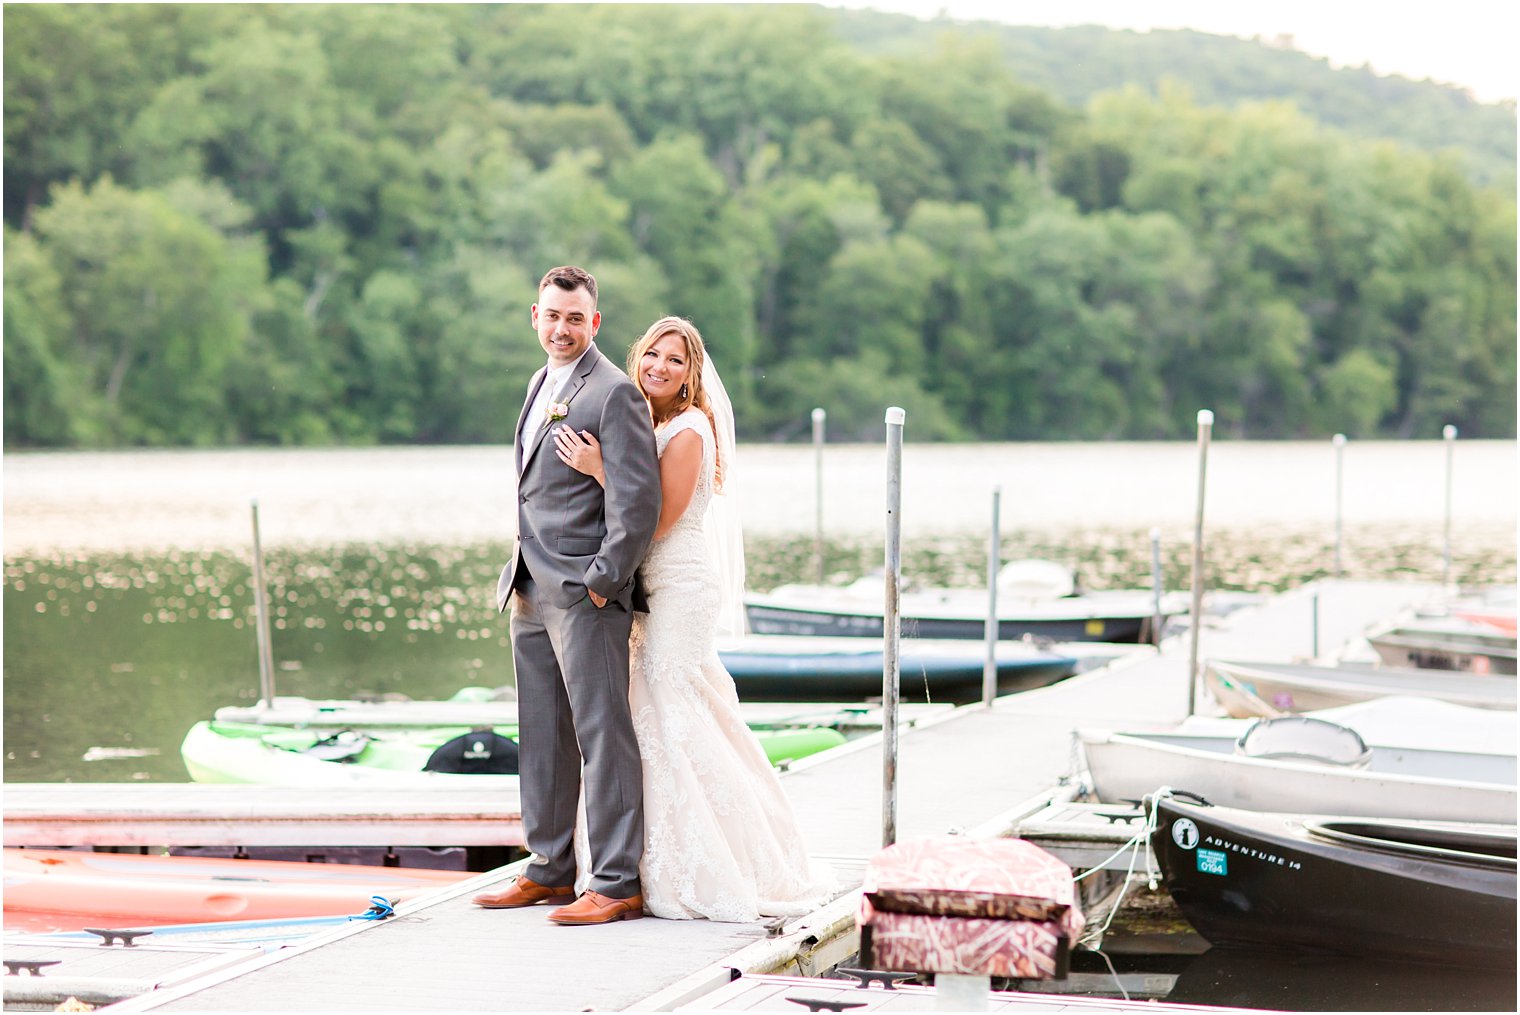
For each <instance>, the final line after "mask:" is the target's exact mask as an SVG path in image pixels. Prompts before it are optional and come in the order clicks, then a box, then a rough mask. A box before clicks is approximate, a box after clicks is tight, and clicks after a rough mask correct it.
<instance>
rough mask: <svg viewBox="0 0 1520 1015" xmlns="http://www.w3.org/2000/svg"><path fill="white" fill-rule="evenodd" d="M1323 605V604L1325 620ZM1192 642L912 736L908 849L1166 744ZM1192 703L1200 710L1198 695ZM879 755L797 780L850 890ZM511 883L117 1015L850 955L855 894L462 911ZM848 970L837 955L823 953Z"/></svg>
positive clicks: (1225, 637)
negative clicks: (559, 913)
mask: <svg viewBox="0 0 1520 1015" xmlns="http://www.w3.org/2000/svg"><path fill="white" fill-rule="evenodd" d="M1437 591H1438V590H1437V589H1436V588H1434V587H1433V586H1431V585H1418V584H1395V583H1387V582H1377V583H1372V582H1347V581H1324V582H1319V583H1316V584H1315V585H1314V586H1311V587H1307V588H1304V589H1299V590H1296V591H1294V592H1292V593H1288V594H1286V595H1282V596H1278V597H1275V598H1273V599H1270V600H1268V601H1266V602H1265V603H1263V604H1262V605H1261V606H1258V607H1254V608H1249V609H1244V610H1240V611H1238V612H1236V613H1233V614H1231V615H1229V616H1228V617H1224V618H1220V619H1218V620H1215V621H1212V622H1210V623H1209V624H1208V625H1207V626H1206V627H1205V629H1204V630H1203V631H1202V633H1201V635H1200V640H1201V645H1200V650H1199V656H1200V659H1203V658H1208V657H1209V656H1220V657H1228V658H1249V659H1261V660H1267V659H1273V660H1289V659H1293V658H1295V657H1306V656H1308V655H1310V654H1311V646H1312V643H1313V641H1312V640H1313V638H1314V630H1315V614H1316V611H1317V614H1318V624H1317V626H1318V638H1319V644H1320V646H1321V647H1322V648H1324V649H1327V650H1328V649H1330V648H1332V647H1338V646H1340V645H1341V644H1343V643H1345V642H1346V641H1348V640H1349V639H1352V638H1355V637H1357V636H1359V635H1360V634H1361V633H1362V632H1363V631H1364V630H1365V629H1366V628H1367V627H1368V626H1370V625H1371V624H1373V623H1375V622H1377V621H1380V620H1384V619H1387V618H1389V617H1391V616H1393V615H1395V614H1396V613H1398V612H1399V611H1401V610H1404V609H1406V608H1409V607H1411V606H1414V605H1417V604H1420V603H1423V602H1425V601H1428V600H1430V599H1433V598H1434V597H1435V595H1436V593H1437ZM1316 604H1317V607H1316ZM1188 637H1189V636H1188V635H1187V634H1183V635H1180V636H1178V637H1176V638H1173V639H1172V640H1170V641H1169V642H1168V643H1167V644H1166V645H1164V646H1163V647H1162V650H1161V651H1160V652H1157V651H1155V650H1153V649H1149V648H1139V649H1137V650H1136V652H1135V653H1134V654H1132V655H1129V656H1126V657H1124V658H1122V659H1120V660H1118V661H1116V662H1114V663H1112V664H1110V665H1108V666H1106V667H1104V668H1102V669H1100V670H1095V671H1092V672H1090V673H1086V674H1082V675H1080V676H1077V677H1073V678H1071V679H1068V680H1065V681H1063V682H1061V683H1059V684H1055V685H1053V686H1051V687H1048V688H1043V689H1040V690H1036V691H1028V692H1024V693H1022V694H1017V695H1012V696H1009V697H1006V698H1003V699H1000V700H999V701H998V702H997V703H996V704H995V705H994V706H993V707H992V708H990V709H988V708H983V707H981V706H967V707H965V708H962V709H957V710H955V711H954V712H953V713H950V714H948V715H946V716H945V717H944V718H938V719H935V720H932V721H929V722H924V723H920V724H919V725H918V726H917V727H915V728H914V729H912V730H911V731H908V732H905V733H904V734H903V735H902V736H901V738H900V755H899V763H898V776H899V783H898V791H897V792H898V811H897V837H898V838H899V839H907V838H912V837H917V836H923V835H937V834H943V833H945V832H948V831H950V830H952V829H961V830H966V831H970V832H973V833H977V834H996V833H997V832H998V831H1000V830H1002V829H1003V828H1006V827H1008V826H1010V825H1011V824H1012V823H1013V822H1014V821H1015V820H1016V819H1017V817H1018V816H1019V815H1020V814H1021V813H1022V812H1023V811H1027V810H1029V809H1030V807H1031V806H1032V804H1031V801H1036V800H1040V799H1043V798H1044V797H1045V796H1046V795H1047V794H1048V793H1049V791H1050V790H1051V789H1052V788H1053V787H1055V786H1057V785H1058V784H1059V783H1060V782H1061V781H1062V780H1063V779H1065V778H1066V777H1067V776H1068V775H1069V774H1071V772H1072V771H1073V764H1074V759H1073V746H1072V744H1073V740H1072V730H1073V729H1075V728H1078V727H1083V726H1115V725H1122V726H1126V727H1145V726H1151V727H1156V728H1163V727H1166V726H1170V725H1172V724H1175V723H1176V722H1179V721H1180V720H1182V719H1183V718H1184V717H1185V715H1186V711H1187V690H1186V683H1185V679H1184V674H1185V672H1186V668H1187V660H1188V651H1189V644H1188ZM1199 701H1200V703H1204V702H1206V701H1207V699H1206V698H1203V697H1201V696H1200V698H1199ZM882 770H883V765H882V758H881V751H880V744H879V736H878V737H868V738H865V739H863V740H860V741H856V742H854V743H852V744H850V745H847V746H845V747H843V748H839V749H836V750H835V751H831V752H828V753H827V754H825V755H821V756H818V757H815V758H810V759H805V760H804V761H803V762H800V763H798V764H797V765H796V766H794V767H793V769H792V770H791V771H789V772H788V773H786V775H785V777H784V778H785V785H786V787H787V789H788V792H789V793H790V795H791V797H792V800H793V802H794V804H795V806H796V808H797V812H798V816H799V819H800V821H801V823H802V826H803V828H804V830H805V832H806V834H807V836H808V840H809V843H810V845H811V847H812V848H813V849H814V851H815V852H816V853H817V854H819V855H820V856H822V857H825V858H829V859H831V862H833V863H834V864H835V867H836V870H837V871H838V872H839V874H840V875H841V880H842V881H843V882H844V883H845V885H846V886H850V885H853V886H854V887H858V884H859V878H860V870H861V865H862V863H863V860H864V858H866V857H868V856H869V855H870V854H872V853H874V852H875V851H876V849H877V848H879V846H880V843H881V839H882V827H883V818H882V781H883V780H882ZM509 870H510V868H508V869H503V870H499V871H494V872H491V873H489V874H484V875H481V876H480V877H479V878H473V879H471V880H470V881H468V882H464V883H462V884H460V885H458V886H453V887H451V888H449V889H446V890H444V891H443V892H441V893H440V894H437V895H433V896H429V897H426V898H424V899H419V900H417V901H416V902H413V903H410V904H407V905H403V906H402V907H400V908H398V912H397V916H396V917H394V918H392V919H390V920H387V921H384V922H382V923H373V924H362V925H361V924H356V925H354V927H352V928H343V929H342V930H340V931H337V932H335V933H333V934H330V935H325V936H323V937H322V938H320V939H317V940H312V941H308V942H306V943H304V944H302V945H298V946H296V947H293V948H290V949H286V950H284V951H281V952H277V953H273V954H271V955H269V956H267V957H265V958H262V959H260V960H257V961H256V962H254V963H252V964H251V965H249V966H246V967H243V968H242V969H241V970H239V971H233V972H231V973H223V974H219V975H217V976H213V977H208V978H207V979H205V980H202V981H199V982H196V983H192V984H188V985H185V986H181V987H175V988H168V989H165V990H161V991H158V992H156V993H155V994H153V995H150V996H147V997H142V998H137V999H133V1000H130V1001H126V1002H123V1003H122V1004H121V1005H119V1006H117V1007H116V1008H113V1010H120V1011H148V1010H153V1011H160V1010H161V1011H353V1012H376V1011H400V1010H413V1011H445V1010H450V1011H452V1010H465V1011H576V1010H669V1009H672V1008H674V1007H676V1006H677V1005H681V1004H685V1003H688V1002H690V1001H692V1000H694V999H695V998H696V997H698V996H700V995H701V994H702V993H704V992H706V991H708V990H711V989H714V988H715V987H717V986H719V985H721V984H723V983H726V982H728V980H729V979H730V978H731V976H732V973H731V971H732V970H735V969H737V970H739V971H741V972H762V973H764V972H792V973H796V972H801V973H802V974H803V975H806V974H808V973H811V972H813V971H815V970H814V968H813V967H815V966H816V968H817V969H819V970H821V969H822V968H823V967H824V966H826V965H829V964H832V963H833V962H838V961H840V960H842V959H843V958H845V957H847V956H848V954H849V953H850V952H852V951H853V950H854V942H853V930H854V924H853V915H854V905H855V901H854V898H853V891H846V892H845V893H844V894H843V896H842V897H840V898H839V899H837V900H836V901H835V902H833V903H832V904H830V905H829V906H826V907H824V909H822V910H820V911H818V912H816V913H814V914H811V915H810V916H809V917H807V918H804V919H802V920H799V921H794V922H792V923H790V924H787V925H785V926H783V927H779V928H776V930H775V931H772V930H770V929H768V928H767V927H766V926H765V925H764V924H717V923H707V922H691V923H686V922H676V921H665V920H653V919H645V920H639V921H635V922H632V923H622V924H614V925H611V926H605V927H588V928H567V927H559V926H556V925H553V924H550V923H549V922H548V921H546V920H545V919H544V913H543V911H542V910H541V909H537V908H530V909H524V910H483V909H479V908H477V907H475V906H473V905H471V903H470V901H469V898H470V895H472V894H473V893H474V892H476V891H479V890H480V889H481V888H482V887H484V886H486V885H490V884H495V883H497V882H500V881H501V880H503V879H504V878H505V876H506V874H507V873H508V871H509ZM831 947H832V948H833V949H835V951H838V950H839V949H843V953H842V954H834V953H832V952H830V951H829V949H830V948H831Z"/></svg>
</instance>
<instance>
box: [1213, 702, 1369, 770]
mask: <svg viewBox="0 0 1520 1015" xmlns="http://www.w3.org/2000/svg"><path fill="white" fill-rule="evenodd" d="M1235 753H1236V754H1239V755H1244V756H1245V757H1248V758H1262V759H1271V760H1279V761H1313V762H1317V763H1319V764H1324V765H1339V766H1343V767H1345V768H1365V767H1366V766H1367V763H1368V762H1369V761H1371V760H1372V748H1370V747H1368V746H1367V742H1366V741H1364V740H1363V739H1362V736H1361V734H1360V733H1358V732H1357V731H1356V730H1354V729H1351V728H1350V727H1347V726H1340V725H1337V724H1336V723H1333V722H1327V721H1326V720H1324V719H1313V718H1310V717H1308V716H1302V715H1285V716H1280V717H1278V718H1275V719H1262V720H1259V721H1258V722H1255V723H1252V724H1251V728H1250V729H1248V730H1246V731H1245V733H1244V734H1242V735H1241V737H1240V739H1239V740H1237V741H1235Z"/></svg>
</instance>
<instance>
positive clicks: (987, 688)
mask: <svg viewBox="0 0 1520 1015" xmlns="http://www.w3.org/2000/svg"><path fill="white" fill-rule="evenodd" d="M1002 499H1003V488H1002V487H1001V486H994V487H993V488H992V535H991V536H990V537H989V538H988V540H987V628H986V636H987V660H986V662H984V663H983V664H982V704H983V705H986V706H988V707H991V705H992V699H993V698H996V697H997V643H998V613H997V579H998V564H999V554H998V550H999V547H998V540H999V536H1000V533H999V523H998V507H999V502H1000V501H1001V500H1002Z"/></svg>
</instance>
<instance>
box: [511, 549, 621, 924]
mask: <svg viewBox="0 0 1520 1015" xmlns="http://www.w3.org/2000/svg"><path fill="white" fill-rule="evenodd" d="M549 591H550V590H549V589H546V588H544V587H543V586H541V585H539V584H538V583H536V582H534V581H533V579H532V578H531V577H530V576H526V575H524V576H521V577H519V579H518V583H517V587H516V590H515V592H516V594H515V595H514V596H513V607H512V661H513V663H514V665H515V666H516V668H517V715H518V743H519V745H520V746H521V757H522V771H521V775H520V785H521V787H522V813H523V831H524V833H525V838H526V840H527V845H528V848H529V849H530V850H532V851H533V852H534V853H535V854H536V856H535V857H534V859H533V861H532V862H531V863H530V864H529V865H528V869H527V872H526V873H527V875H528V877H529V878H531V879H532V880H534V881H536V882H538V883H539V884H541V885H550V886H560V885H569V884H573V883H574V882H575V875H576V864H575V840H574V835H575V819H576V810H577V805H578V803H579V800H580V796H581V778H582V765H583V763H584V771H585V783H586V785H585V796H586V834H587V839H588V840H589V843H590V846H591V870H590V871H589V872H587V873H589V874H590V877H591V880H590V884H589V886H588V887H589V889H590V890H591V891H594V892H599V893H600V894H602V895H606V896H608V897H609V898H614V899H626V898H629V897H630V896H633V895H638V894H640V891H639V860H640V858H641V857H642V856H643V852H644V804H643V800H644V790H643V766H642V763H641V761H640V759H639V745H638V740H637V739H636V738H635V737H634V734H633V721H632V718H631V717H630V715H629V709H628V636H629V634H630V632H631V631H632V628H633V614H631V613H630V612H628V610H627V609H625V608H624V607H623V606H621V605H619V604H618V603H617V602H616V601H612V602H609V603H608V604H607V605H606V606H605V607H603V608H601V609H597V607H596V605H595V604H594V603H592V602H591V599H590V597H583V598H582V599H581V600H580V601H579V602H577V603H575V604H574V605H572V606H570V607H569V608H567V609H561V608H559V607H556V606H555V605H554V603H553V601H552V598H551V597H550V596H549V595H548V594H547V593H548V592H549ZM577 746H578V748H579V749H577Z"/></svg>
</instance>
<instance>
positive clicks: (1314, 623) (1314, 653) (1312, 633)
mask: <svg viewBox="0 0 1520 1015" xmlns="http://www.w3.org/2000/svg"><path fill="white" fill-rule="evenodd" d="M1309 609H1310V611H1311V612H1310V616H1309V628H1310V630H1309V637H1310V642H1309V649H1310V658H1313V659H1318V658H1319V589H1315V590H1314V595H1312V596H1310V597H1309Z"/></svg>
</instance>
